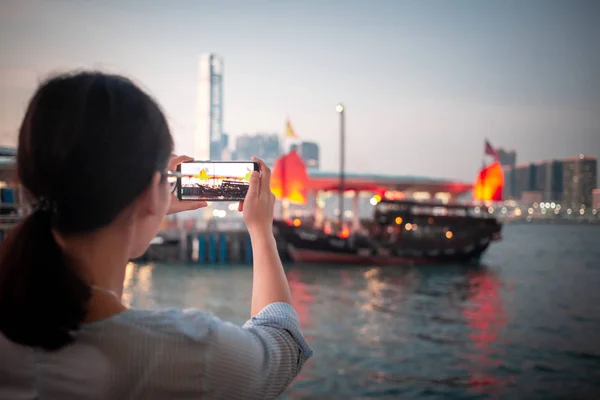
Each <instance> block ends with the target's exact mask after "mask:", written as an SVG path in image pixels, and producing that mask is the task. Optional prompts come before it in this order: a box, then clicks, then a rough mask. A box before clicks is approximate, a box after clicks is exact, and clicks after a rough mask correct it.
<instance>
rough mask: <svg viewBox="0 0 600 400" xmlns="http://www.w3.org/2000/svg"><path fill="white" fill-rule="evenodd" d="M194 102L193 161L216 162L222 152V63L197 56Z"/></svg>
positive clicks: (209, 57) (213, 55) (219, 59)
mask: <svg viewBox="0 0 600 400" xmlns="http://www.w3.org/2000/svg"><path fill="white" fill-rule="evenodd" d="M197 101H198V103H197V110H196V118H197V120H196V132H195V134H194V140H193V142H194V143H193V149H194V154H193V157H194V158H195V159H197V160H220V159H221V156H222V151H223V139H222V135H223V60H222V59H221V57H219V56H218V55H216V54H202V55H201V56H200V64H199V76H198V100H197Z"/></svg>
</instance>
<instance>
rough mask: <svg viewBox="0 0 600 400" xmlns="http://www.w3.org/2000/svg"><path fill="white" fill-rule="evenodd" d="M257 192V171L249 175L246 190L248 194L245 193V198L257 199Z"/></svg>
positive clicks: (258, 180) (258, 179)
mask: <svg viewBox="0 0 600 400" xmlns="http://www.w3.org/2000/svg"><path fill="white" fill-rule="evenodd" d="M259 191H260V177H259V176H258V171H252V174H251V175H250V187H249V188H248V193H246V198H252V197H258V193H259Z"/></svg>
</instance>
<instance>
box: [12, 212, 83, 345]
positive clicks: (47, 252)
mask: <svg viewBox="0 0 600 400" xmlns="http://www.w3.org/2000/svg"><path fill="white" fill-rule="evenodd" d="M52 218H53V213H51V212H48V211H44V210H38V211H36V212H34V213H33V214H31V215H29V216H28V217H27V218H25V220H23V221H22V222H21V223H20V224H19V225H18V226H17V227H15V228H14V229H13V230H12V231H11V232H9V234H8V235H7V237H6V239H5V241H4V242H3V243H2V246H1V247H0V332H1V333H2V334H4V336H6V338H8V339H9V340H11V341H13V342H15V343H18V344H21V345H25V346H30V347H38V348H43V349H46V350H58V349H60V348H61V347H63V346H65V345H67V344H69V343H71V342H73V340H74V339H75V332H76V331H77V330H78V329H79V327H80V326H81V323H82V321H83V318H84V317H85V313H86V306H87V302H88V301H89V299H90V297H91V292H90V288H89V286H88V285H87V284H86V283H85V282H84V281H83V280H82V279H81V277H79V275H78V274H77V273H76V272H75V271H74V270H73V268H72V267H70V266H69V264H68V263H67V260H66V257H65V256H64V254H63V252H62V250H61V248H60V246H59V245H58V243H57V242H56V239H55V238H54V235H53V233H52V222H53V221H52Z"/></svg>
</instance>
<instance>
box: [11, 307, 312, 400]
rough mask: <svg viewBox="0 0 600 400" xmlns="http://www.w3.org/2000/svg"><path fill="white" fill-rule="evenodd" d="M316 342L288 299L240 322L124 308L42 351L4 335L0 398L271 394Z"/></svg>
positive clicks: (244, 396)
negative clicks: (67, 341)
mask: <svg viewBox="0 0 600 400" xmlns="http://www.w3.org/2000/svg"><path fill="white" fill-rule="evenodd" d="M311 355H312V350H311V348H310V347H309V345H308V344H307V342H306V340H305V339H304V337H303V336H302V333H301V331H300V323H299V320H298V315H297V313H296V311H295V310H294V308H293V307H292V306H291V305H289V304H286V303H273V304H270V305H268V306H267V307H265V308H264V309H263V310H262V311H261V312H260V313H258V314H257V315H256V316H255V317H253V318H252V319H250V320H249V321H247V322H246V323H245V324H244V326H243V327H240V326H236V325H234V324H231V323H228V322H224V321H222V320H220V319H218V318H216V317H215V316H213V315H212V314H209V313H206V312H203V311H199V310H195V309H193V310H176V309H169V310H164V311H141V310H125V311H123V312H121V313H119V314H116V315H114V316H112V317H110V318H107V319H105V320H102V321H98V322H94V323H89V324H85V325H83V327H82V328H81V331H80V332H79V333H78V335H77V340H76V341H75V343H74V344H72V345H70V346H66V347H65V348H63V349H61V350H59V351H56V352H45V351H41V350H34V349H31V348H29V347H22V346H19V345H16V344H13V343H12V342H9V341H8V340H6V338H4V337H3V336H2V335H1V334H0V360H1V361H0V399H40V400H53V399H60V400H69V399H111V400H112V399H124V400H125V399H227V400H235V399H273V398H276V397H277V396H278V395H279V394H280V393H281V392H283V391H284V390H285V388H286V387H287V386H288V385H289V384H290V383H291V382H292V380H293V379H294V378H295V377H296V375H298V373H299V372H300V369H301V368H302V366H303V364H304V362H305V361H306V360H307V359H308V358H309V357H310V356H311Z"/></svg>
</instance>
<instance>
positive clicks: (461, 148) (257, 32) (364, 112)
mask: <svg viewBox="0 0 600 400" xmlns="http://www.w3.org/2000/svg"><path fill="white" fill-rule="evenodd" d="M599 49H600V2H599V1H595V0H587V1H583V0H581V1H579V0H564V1H556V0H528V1H520V0H504V1H500V0H499V1H491V0H453V1H444V0H439V1H431V0H420V1H403V0H364V1H353V0H340V1H338V0H321V1H318V0H305V1H300V0H297V1H292V0H279V1H275V0H273V1H251V0H243V1H231V0H219V1H216V0H215V1H201V0H190V1H186V0H173V1H158V0H144V1H143V0H102V1H83V0H62V1H59V0H47V1H41V0H1V1H0V144H14V142H15V136H16V133H15V132H16V130H17V129H18V126H19V124H20V120H21V118H22V116H23V113H24V109H25V107H26V104H27V101H28V99H29V98H30V97H31V95H32V93H33V91H34V90H35V87H36V85H37V83H38V82H39V81H40V80H41V79H44V78H45V77H47V76H49V75H51V74H53V73H56V72H61V71H66V70H70V69H73V68H82V67H83V68H94V69H102V70H105V71H108V72H117V73H121V74H125V75H127V76H129V77H131V78H132V79H133V80H134V81H135V82H136V83H138V84H140V85H141V86H142V87H144V88H145V89H146V90H147V91H149V92H150V93H151V94H152V95H153V96H154V97H155V98H156V99H157V100H158V101H159V103H160V104H161V105H162V107H163V109H164V111H165V113H166V115H167V117H168V119H169V124H170V126H171V129H172V132H173V134H174V136H175V138H176V142H177V143H183V141H182V138H185V137H187V136H189V135H191V134H192V132H193V131H194V124H195V107H196V86H197V80H198V61H199V55H200V54H201V53H207V52H212V53H216V54H219V55H220V56H221V57H223V61H224V75H223V84H224V89H223V90H224V92H223V98H224V109H223V113H224V117H223V125H224V131H225V132H227V133H230V134H231V135H232V136H233V137H235V136H236V135H239V134H242V133H254V132H283V131H284V126H285V120H286V118H289V119H290V121H291V123H292V125H293V126H294V129H295V130H296V132H297V134H298V135H299V136H300V137H301V138H302V139H304V140H311V141H317V142H318V143H319V144H320V146H321V166H322V169H324V170H327V171H332V172H335V171H337V170H338V165H339V128H338V126H339V124H338V121H339V119H338V115H337V113H336V112H335V106H336V104H337V103H338V102H342V103H343V104H344V106H345V110H346V143H347V147H346V169H347V170H348V171H351V172H369V173H380V174H397V175H420V176H431V177H440V178H449V179H460V180H463V181H467V182H471V181H473V179H474V178H475V176H476V174H477V171H478V169H479V168H480V166H481V163H482V153H483V149H484V139H485V138H488V139H489V140H490V141H491V143H492V144H493V145H495V146H501V147H504V148H507V149H515V150H516V151H517V153H518V156H517V160H518V162H519V163H524V162H532V161H539V160H546V159H553V158H560V157H570V156H575V155H578V154H586V155H591V156H596V157H599V158H600V51H599ZM179 147H182V146H181V145H180V146H179ZM177 150H178V151H179V152H180V153H185V148H178V149H177Z"/></svg>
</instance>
